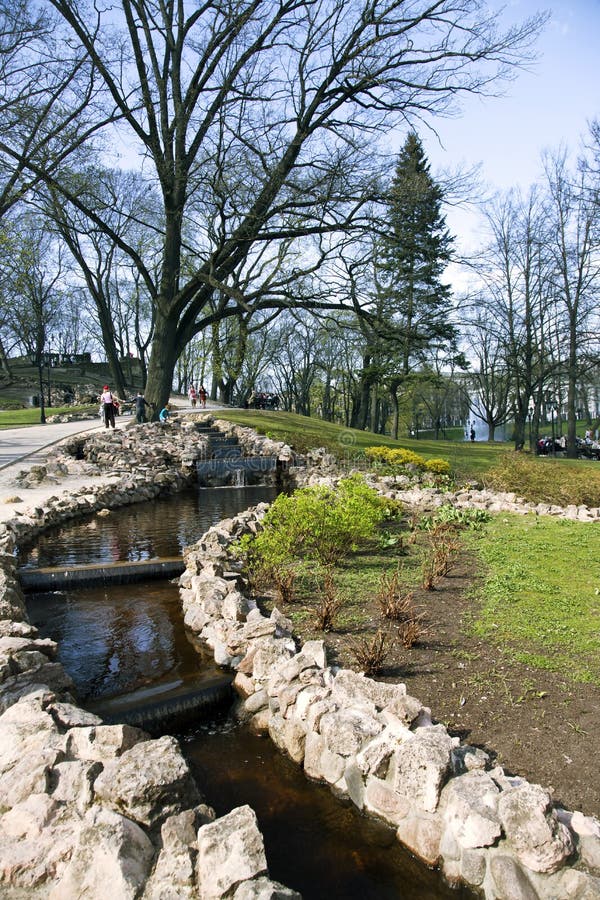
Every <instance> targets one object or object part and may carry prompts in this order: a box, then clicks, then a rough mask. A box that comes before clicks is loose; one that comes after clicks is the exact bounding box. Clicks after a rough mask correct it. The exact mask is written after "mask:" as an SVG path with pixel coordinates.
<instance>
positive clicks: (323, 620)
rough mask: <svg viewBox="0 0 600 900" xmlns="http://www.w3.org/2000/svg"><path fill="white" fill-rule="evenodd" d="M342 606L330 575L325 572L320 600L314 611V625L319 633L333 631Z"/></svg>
mask: <svg viewBox="0 0 600 900" xmlns="http://www.w3.org/2000/svg"><path fill="white" fill-rule="evenodd" d="M342 604H343V600H342V598H341V597H339V596H338V593H337V588H336V586H335V582H334V580H333V575H332V573H331V572H325V574H324V575H323V584H322V586H321V590H320V598H319V601H318V603H317V606H316V608H315V611H314V614H315V624H316V626H317V628H318V629H319V630H320V631H333V629H334V626H335V619H336V617H337V614H338V613H339V611H340V609H341V608H342Z"/></svg>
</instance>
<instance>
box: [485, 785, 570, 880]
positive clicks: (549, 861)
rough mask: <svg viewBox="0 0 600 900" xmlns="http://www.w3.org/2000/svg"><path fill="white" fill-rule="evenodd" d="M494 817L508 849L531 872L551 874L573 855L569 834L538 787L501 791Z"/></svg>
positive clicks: (546, 794)
mask: <svg viewBox="0 0 600 900" xmlns="http://www.w3.org/2000/svg"><path fill="white" fill-rule="evenodd" d="M498 814H499V816H500V821H501V823H502V827H503V828H504V832H505V834H506V838H507V841H508V844H509V846H510V847H511V848H512V850H513V852H514V853H515V855H516V857H517V858H518V859H519V861H520V862H521V863H522V864H523V865H524V866H527V868H529V869H532V870H533V871H534V872H546V873H549V872H555V871H556V870H557V869H559V868H560V867H561V866H562V865H564V863H565V861H566V860H567V859H568V857H569V856H570V855H571V854H572V853H573V850H574V847H573V840H572V837H571V833H570V831H569V830H568V828H567V827H566V826H565V825H563V824H562V823H561V822H560V821H559V819H558V816H557V814H556V810H555V809H553V806H552V798H551V796H550V794H549V793H548V791H546V790H544V789H543V788H542V787H540V786H539V785H537V784H528V783H525V784H523V785H520V786H517V787H513V788H511V789H509V790H506V791H503V792H502V794H501V795H500V797H499V800H498Z"/></svg>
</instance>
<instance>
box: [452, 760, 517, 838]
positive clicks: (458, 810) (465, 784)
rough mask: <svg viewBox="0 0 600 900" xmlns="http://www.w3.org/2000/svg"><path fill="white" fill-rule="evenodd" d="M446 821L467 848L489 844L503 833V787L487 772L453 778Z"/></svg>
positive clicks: (471, 773) (475, 772)
mask: <svg viewBox="0 0 600 900" xmlns="http://www.w3.org/2000/svg"><path fill="white" fill-rule="evenodd" d="M443 796H444V801H445V809H444V821H445V823H446V825H447V827H448V828H450V829H451V831H452V833H453V835H454V837H455V838H456V841H457V843H458V844H459V846H460V847H462V848H464V849H474V848H476V847H489V846H490V845H491V844H493V843H495V841H496V840H497V839H498V838H499V837H500V835H501V833H502V828H501V826H500V818H499V816H498V798H499V796H500V789H499V787H498V785H497V784H496V782H495V781H494V780H493V778H491V777H490V776H489V775H488V774H487V773H486V772H482V771H479V770H475V771H473V772H469V773H467V774H465V775H460V776H459V777H458V778H453V779H452V780H451V781H450V782H449V783H448V784H447V785H446V787H445V788H444V792H443Z"/></svg>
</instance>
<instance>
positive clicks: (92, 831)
mask: <svg viewBox="0 0 600 900" xmlns="http://www.w3.org/2000/svg"><path fill="white" fill-rule="evenodd" d="M153 856H154V848H153V846H152V844H151V842H150V839H149V838H148V837H147V836H146V834H145V833H144V832H143V831H142V829H141V828H140V827H139V825H136V824H135V822H132V821H131V820H130V819H127V818H125V817H124V816H121V815H118V814H117V813H116V812H112V811H111V810H108V809H93V810H90V812H89V813H88V814H87V816H86V819H85V823H84V826H83V828H82V830H81V832H80V834H79V840H78V841H77V843H76V845H75V847H74V849H73V854H72V856H71V859H70V861H69V863H68V864H67V865H66V867H65V869H64V872H63V873H62V875H61V877H59V879H58V881H57V882H56V883H55V884H54V886H53V887H52V888H51V890H50V892H49V894H48V900H81V898H82V897H85V898H86V900H106V897H107V896H108V895H110V896H111V897H115V898H117V897H118V898H119V900H134V898H136V897H138V896H139V894H140V891H141V889H142V888H143V886H144V884H145V883H146V880H147V878H148V875H149V874H150V869H151V866H152V859H153Z"/></svg>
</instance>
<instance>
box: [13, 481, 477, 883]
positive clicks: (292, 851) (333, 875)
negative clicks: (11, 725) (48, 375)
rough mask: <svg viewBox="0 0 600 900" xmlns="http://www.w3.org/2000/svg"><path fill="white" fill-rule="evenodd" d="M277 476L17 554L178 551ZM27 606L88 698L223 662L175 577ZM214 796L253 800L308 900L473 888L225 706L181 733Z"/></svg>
mask: <svg viewBox="0 0 600 900" xmlns="http://www.w3.org/2000/svg"><path fill="white" fill-rule="evenodd" d="M273 496H274V491H273V489H272V488H219V489H212V490H211V489H209V490H192V491H189V492H187V493H185V494H178V495H175V496H172V497H167V498H164V499H160V500H156V501H153V502H152V503H142V504H137V505H135V506H131V507H125V508H123V509H120V510H118V511H113V512H111V513H110V515H108V516H104V517H103V516H97V515H96V516H91V517H89V518H86V519H82V520H77V521H74V522H70V523H67V524H65V525H63V526H61V527H60V528H56V529H52V530H49V531H47V532H45V533H44V534H43V535H42V536H41V537H40V538H38V540H37V541H36V544H35V545H34V546H31V547H24V548H22V551H21V556H20V560H19V562H20V565H22V566H25V567H29V568H34V567H41V566H74V565H86V564H89V563H97V564H101V563H104V564H105V563H111V562H117V561H121V560H147V559H153V558H154V557H161V556H174V555H177V554H180V553H181V551H182V550H183V548H184V547H186V546H188V545H189V544H191V543H193V542H195V541H196V540H197V539H198V538H199V537H200V536H201V534H202V533H203V532H204V531H205V530H206V529H207V528H208V527H209V526H210V525H211V524H213V523H215V522H217V521H219V520H220V519H223V518H226V517H228V516H231V515H234V514H235V513H236V512H239V511H241V510H242V509H246V508H247V507H248V506H251V505H255V504H256V503H258V502H259V501H260V500H268V499H272V497H273ZM27 606H28V610H29V614H30V618H31V619H32V621H33V622H34V623H35V624H36V625H37V627H38V628H39V629H40V631H41V633H42V634H43V635H44V636H48V637H52V638H53V639H55V640H57V641H58V642H59V659H60V660H61V662H62V663H63V665H64V667H65V668H66V670H67V671H68V672H69V673H70V675H71V677H72V678H73V680H74V681H75V684H76V686H77V691H78V696H79V698H80V700H81V702H82V703H84V704H85V705H86V706H87V707H88V708H91V709H94V710H96V711H99V712H100V714H104V710H103V703H104V704H108V706H109V707H110V704H111V703H115V702H116V703H117V704H118V703H119V702H121V701H127V702H130V703H137V702H140V703H143V702H144V700H145V699H147V698H148V697H149V696H151V697H156V695H157V694H158V695H160V694H161V692H169V691H173V690H175V691H176V690H178V689H184V688H185V687H186V686H188V685H189V684H190V682H195V683H202V680H203V679H206V680H207V681H210V679H211V678H213V677H214V676H215V674H216V672H217V670H216V669H215V667H214V665H213V663H212V661H211V660H210V659H209V657H208V655H207V653H206V652H205V653H201V654H200V655H199V654H198V652H197V648H196V649H195V648H194V646H193V645H192V643H190V641H189V640H188V639H187V637H186V635H185V629H184V626H183V618H182V613H181V607H180V603H179V594H178V588H177V586H176V585H174V584H171V583H170V582H168V581H151V582H142V583H139V584H128V585H115V586H106V587H101V588H98V587H94V588H87V589H78V590H70V591H57V592H53V593H51V594H37V595H36V594H34V595H29V596H28V598H27ZM178 737H179V739H180V741H181V745H182V749H183V752H184V754H185V755H186V757H187V758H188V760H189V762H190V765H191V766H192V768H193V770H194V772H195V773H196V774H197V776H198V782H199V784H200V785H201V786H202V789H203V791H204V793H205V798H206V802H207V803H209V804H210V805H211V806H213V807H214V808H215V810H216V812H217V814H218V815H223V814H224V813H226V812H229V811H230V810H231V809H233V808H235V807H237V806H241V805H243V804H246V803H248V804H249V805H250V806H251V807H252V808H253V809H254V810H255V812H256V814H257V817H258V823H259V827H260V829H261V831H262V833H263V836H264V839H265V848H266V854H267V860H268V865H269V872H270V875H271V877H272V878H275V879H276V880H279V881H281V882H283V883H284V884H286V885H288V886H290V887H293V888H295V889H296V890H298V891H300V892H301V893H302V895H303V897H304V898H305V900H338V898H339V900H388V898H389V900H396V898H403V900H417V898H418V900H429V898H432V900H433V898H436V900H440V898H451V897H452V898H454V900H462V898H467V897H471V896H472V894H471V893H470V892H468V891H467V890H466V889H462V888H461V889H458V890H452V889H451V888H450V887H448V885H446V883H445V882H444V881H443V879H442V878H441V876H440V875H439V873H437V872H432V871H430V870H428V869H427V868H426V867H425V866H423V865H422V864H420V863H418V862H417V861H415V860H414V859H413V858H412V857H411V856H410V854H409V853H407V852H406V851H404V850H403V849H402V848H401V847H400V846H399V844H398V842H397V841H396V839H395V834H394V831H393V830H392V829H390V828H387V827H386V826H384V825H382V824H381V823H378V822H375V821H373V820H372V819H369V818H367V817H364V816H361V815H360V814H358V813H357V811H356V810H355V809H354V807H352V806H351V805H349V804H348V805H347V804H343V803H341V802H340V801H338V800H336V799H335V798H334V796H333V795H332V794H331V792H330V790H329V789H328V788H327V787H325V786H323V785H317V784H314V783H312V782H310V781H308V780H307V779H306V778H305V777H304V775H303V774H302V770H301V769H300V768H298V767H297V766H295V765H294V764H293V763H292V762H291V761H290V760H289V759H287V758H285V757H284V756H282V755H281V754H280V753H279V752H278V751H277V750H276V749H275V748H274V746H273V745H272V743H271V742H270V741H269V740H268V739H266V738H258V737H256V736H255V735H252V734H250V733H249V732H248V730H247V729H246V728H244V727H242V726H239V725H238V724H237V723H235V722H234V721H233V719H232V718H229V717H228V716H227V714H224V715H223V716H221V717H220V718H218V719H214V720H212V721H210V722H203V723H200V724H196V725H195V726H194V728H193V729H189V728H188V729H187V730H186V731H185V732H182V733H180V734H179V735H178Z"/></svg>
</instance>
